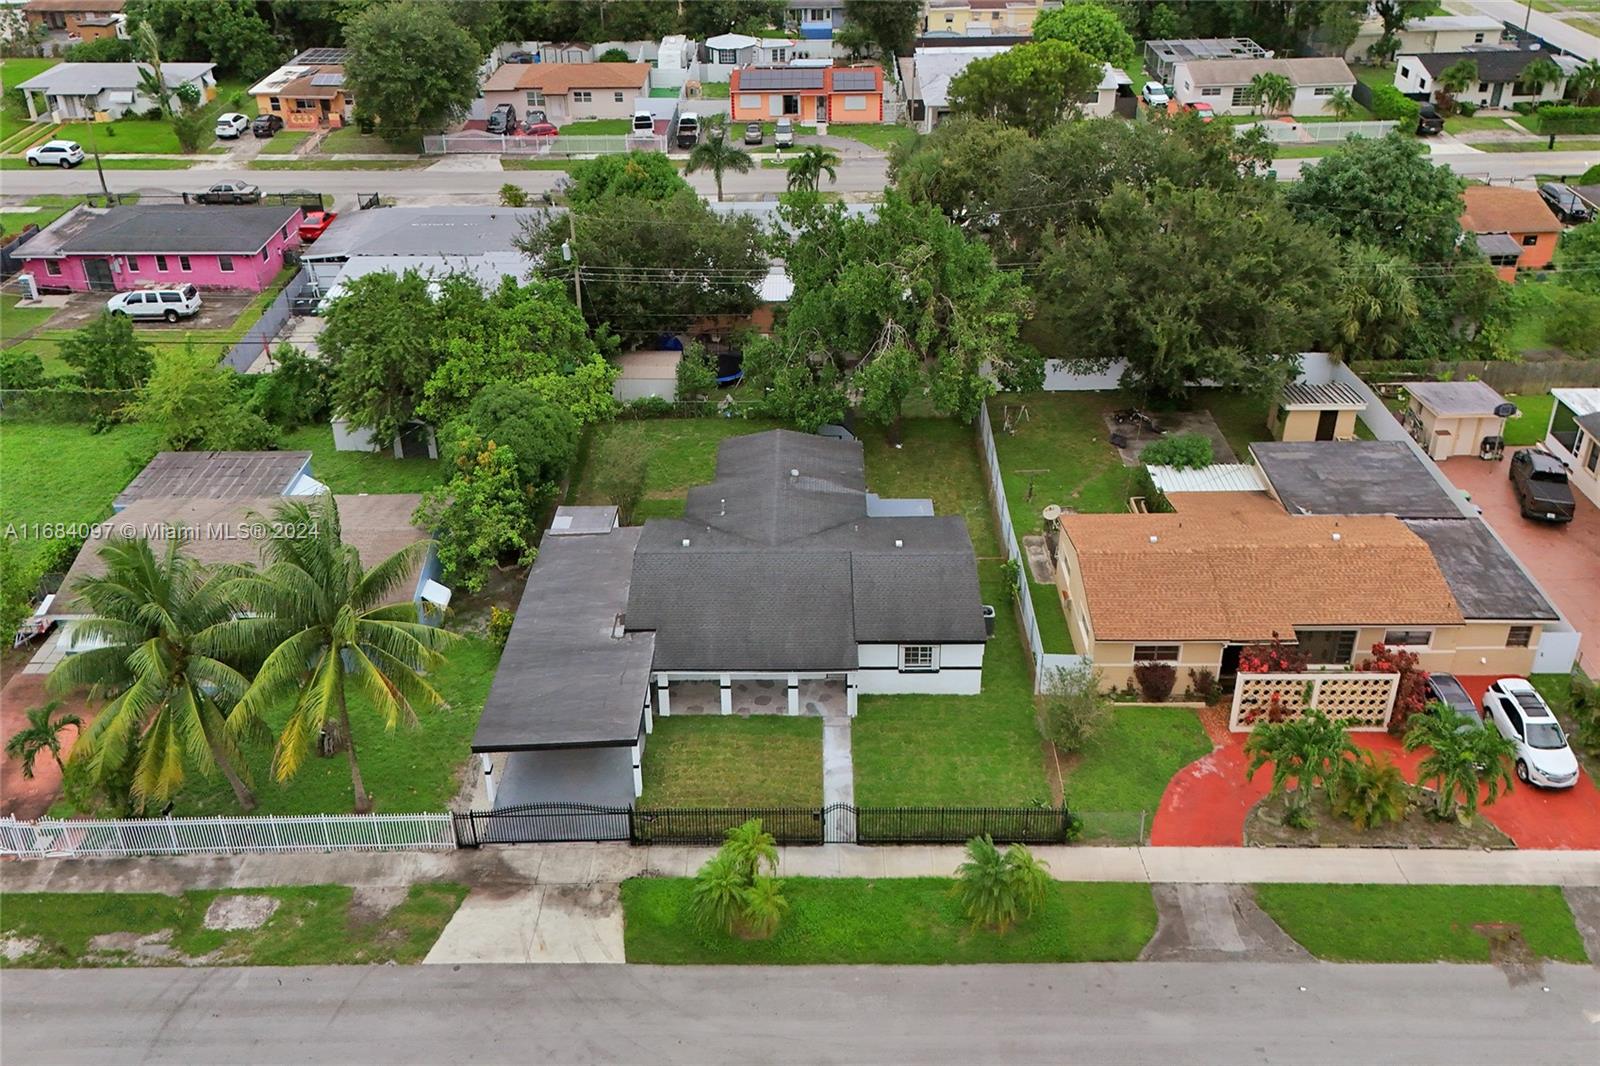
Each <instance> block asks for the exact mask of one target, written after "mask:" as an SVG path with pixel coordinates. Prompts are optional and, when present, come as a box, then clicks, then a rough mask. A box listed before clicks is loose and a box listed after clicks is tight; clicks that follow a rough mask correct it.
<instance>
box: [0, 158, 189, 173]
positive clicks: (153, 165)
mask: <svg viewBox="0 0 1600 1066" xmlns="http://www.w3.org/2000/svg"><path fill="white" fill-rule="evenodd" d="M198 162H200V160H199V159H197V158H193V157H191V158H188V159H165V158H160V157H157V158H154V159H138V158H129V159H105V158H102V159H101V160H100V166H101V167H102V168H103V169H105V170H188V169H189V168H190V167H192V166H194V165H195V164H196V163H198ZM80 166H83V167H88V168H89V169H90V170H91V171H92V170H94V157H93V156H90V158H88V159H86V160H84V162H83V163H82V164H80ZM29 169H33V168H30V167H29V166H28V163H27V160H25V159H23V158H22V157H21V156H6V157H5V158H3V159H0V170H29Z"/></svg>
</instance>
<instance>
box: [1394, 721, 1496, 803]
mask: <svg viewBox="0 0 1600 1066" xmlns="http://www.w3.org/2000/svg"><path fill="white" fill-rule="evenodd" d="M1424 746H1426V747H1427V748H1428V749H1429V750H1428V754H1427V755H1425V756H1424V757H1423V759H1422V761H1421V762H1420V763H1418V764H1417V780H1418V781H1421V782H1423V783H1430V782H1431V783H1432V784H1433V788H1434V797H1433V810H1434V814H1435V815H1437V816H1438V817H1439V818H1442V819H1447V820H1448V819H1454V820H1455V821H1458V822H1460V823H1461V824H1462V825H1471V824H1472V819H1473V818H1474V817H1475V816H1476V815H1477V813H1478V803H1479V795H1480V793H1481V795H1482V802H1483V803H1484V804H1485V805H1488V804H1491V803H1493V802H1494V801H1495V800H1497V799H1499V798H1500V793H1501V790H1502V789H1504V791H1507V792H1509V791H1511V782H1512V770H1511V764H1512V761H1513V760H1514V759H1515V758H1516V754H1517V752H1516V747H1515V745H1513V744H1512V743H1511V741H1509V740H1507V739H1506V738H1505V737H1502V736H1501V735H1500V733H1499V732H1498V731H1497V730H1495V729H1493V728H1492V727H1491V728H1486V729H1474V728H1472V727H1471V726H1470V725H1463V724H1462V721H1461V719H1460V718H1459V717H1458V716H1457V715H1456V714H1455V713H1453V712H1452V711H1450V710H1449V708H1447V707H1445V706H1444V705H1442V704H1438V703H1431V704H1429V705H1428V707H1427V709H1426V710H1425V711H1424V712H1423V713H1422V714H1418V715H1413V716H1412V718H1411V723H1410V725H1409V726H1408V727H1407V729H1406V736H1405V749H1406V750H1407V751H1415V750H1416V749H1418V748H1420V747H1424Z"/></svg>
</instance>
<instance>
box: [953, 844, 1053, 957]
mask: <svg viewBox="0 0 1600 1066" xmlns="http://www.w3.org/2000/svg"><path fill="white" fill-rule="evenodd" d="M954 891H955V893H956V896H957V897H958V898H959V899H960V900H961V907H962V909H963V910H965V911H966V912H967V917H969V918H971V919H972V921H973V924H974V925H981V926H985V927H987V928H989V929H993V930H994V931H995V932H997V933H1000V934H1002V935H1004V933H1005V932H1006V930H1007V929H1009V928H1011V926H1013V925H1015V924H1016V923H1017V922H1018V921H1020V920H1022V919H1024V918H1026V917H1028V916H1029V915H1031V914H1032V913H1033V911H1034V908H1035V907H1037V906H1039V904H1041V903H1043V902H1044V900H1045V896H1046V895H1047V894H1048V893H1049V891H1050V867H1049V865H1048V864H1047V863H1045V862H1044V861H1043V860H1041V859H1039V858H1037V857H1035V856H1034V854H1033V852H1031V851H1029V850H1028V849H1027V848H1025V847H1023V846H1022V845H1021V844H1013V845H1011V846H1010V847H1009V848H1007V849H1006V850H1005V851H1001V850H1000V849H999V848H997V847H995V843H994V841H993V840H992V839H990V838H989V837H987V836H981V837H974V838H973V839H971V840H969V841H967V861H966V862H964V863H962V864H961V865H960V866H958V867H957V868H956V885H955V889H954Z"/></svg>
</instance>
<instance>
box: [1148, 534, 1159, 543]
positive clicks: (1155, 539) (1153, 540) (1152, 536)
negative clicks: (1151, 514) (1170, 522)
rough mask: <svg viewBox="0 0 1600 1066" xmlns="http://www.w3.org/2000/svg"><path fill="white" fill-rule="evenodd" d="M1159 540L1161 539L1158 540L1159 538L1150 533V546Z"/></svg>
mask: <svg viewBox="0 0 1600 1066" xmlns="http://www.w3.org/2000/svg"><path fill="white" fill-rule="evenodd" d="M1160 539H1161V538H1160V537H1158V536H1156V535H1155V534H1154V533H1152V534H1150V543H1151V544H1154V543H1155V542H1156V541H1158V540H1160Z"/></svg>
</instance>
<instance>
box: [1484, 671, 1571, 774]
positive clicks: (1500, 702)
mask: <svg viewBox="0 0 1600 1066" xmlns="http://www.w3.org/2000/svg"><path fill="white" fill-rule="evenodd" d="M1483 711H1484V714H1485V715H1486V716H1487V717H1488V719H1489V720H1490V721H1491V722H1493V723H1494V727H1495V728H1496V729H1497V730H1499V731H1500V735H1501V736H1503V737H1505V738H1506V739H1507V740H1509V741H1511V743H1512V744H1514V745H1516V749H1517V767H1516V769H1517V780H1518V781H1521V782H1523V783H1525V784H1533V785H1542V786H1543V787H1545V788H1571V787H1572V786H1573V785H1575V784H1577V783H1578V757H1577V756H1576V755H1574V754H1572V749H1571V748H1570V747H1568V746H1567V735H1566V734H1565V733H1564V732H1562V730H1561V723H1560V722H1558V721H1556V716H1555V715H1554V714H1553V713H1551V711H1550V708H1549V706H1548V705H1546V703H1545V702H1544V699H1543V698H1542V697H1540V695H1539V690H1538V689H1536V688H1534V687H1533V686H1532V685H1530V684H1529V683H1528V682H1527V681H1525V680H1523V679H1522V678H1520V677H1502V678H1501V679H1500V680H1498V681H1496V682H1495V683H1494V684H1492V685H1490V686H1489V687H1488V689H1487V690H1485V692H1484V694H1483Z"/></svg>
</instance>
